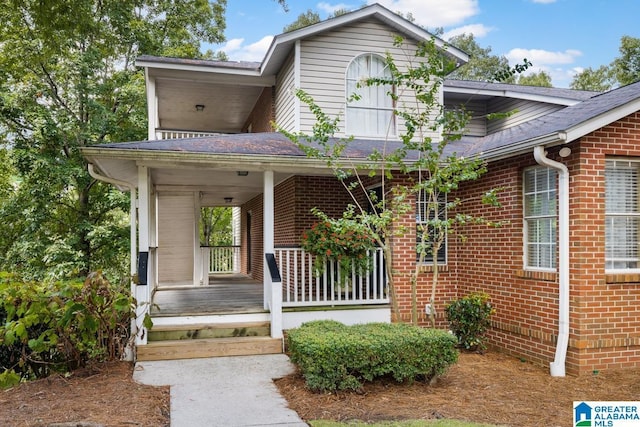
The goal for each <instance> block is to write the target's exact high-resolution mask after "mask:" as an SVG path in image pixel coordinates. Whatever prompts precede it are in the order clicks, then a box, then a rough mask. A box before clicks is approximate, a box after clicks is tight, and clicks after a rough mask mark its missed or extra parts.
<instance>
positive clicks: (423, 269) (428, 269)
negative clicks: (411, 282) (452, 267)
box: [420, 264, 449, 273]
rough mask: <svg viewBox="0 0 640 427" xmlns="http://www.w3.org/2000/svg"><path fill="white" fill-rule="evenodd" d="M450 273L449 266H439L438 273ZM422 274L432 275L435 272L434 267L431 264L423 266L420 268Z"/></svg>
mask: <svg viewBox="0 0 640 427" xmlns="http://www.w3.org/2000/svg"><path fill="white" fill-rule="evenodd" d="M447 271H449V266H448V265H446V264H442V265H441V264H438V272H440V273H441V272H447ZM420 272H421V273H431V272H433V265H431V264H425V265H421V266H420Z"/></svg>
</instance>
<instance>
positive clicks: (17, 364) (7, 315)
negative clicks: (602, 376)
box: [0, 272, 135, 381]
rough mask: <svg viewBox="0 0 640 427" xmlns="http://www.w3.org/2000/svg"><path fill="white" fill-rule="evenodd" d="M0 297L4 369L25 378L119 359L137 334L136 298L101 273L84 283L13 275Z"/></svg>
mask: <svg viewBox="0 0 640 427" xmlns="http://www.w3.org/2000/svg"><path fill="white" fill-rule="evenodd" d="M0 301H1V305H0V370H2V371H3V372H13V373H14V374H17V375H19V376H20V377H21V378H32V377H38V378H40V377H45V376H47V375H49V373H50V372H52V371H66V370H70V369H74V368H76V367H79V366H82V365H85V364H86V363H88V362H92V361H103V360H117V359H118V358H121V357H122V356H123V355H124V351H125V348H126V346H127V345H129V344H130V340H131V339H132V337H131V336H130V322H131V319H132V316H134V315H135V303H134V300H133V298H132V297H131V296H130V295H129V292H127V291H125V290H123V289H121V288H120V287H118V286H114V285H112V284H111V283H110V282H109V281H107V280H106V279H105V278H104V277H103V276H102V274H101V273H100V272H94V273H91V274H90V275H89V276H88V277H87V279H86V280H85V281H84V282H80V281H77V280H76V281H66V282H25V281H22V280H19V279H17V278H15V277H13V276H9V277H6V278H4V279H2V281H0ZM5 375H7V376H12V375H13V374H5ZM13 378H15V377H13ZM0 381H1V380H0Z"/></svg>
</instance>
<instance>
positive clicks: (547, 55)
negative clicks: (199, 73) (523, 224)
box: [214, 0, 640, 87]
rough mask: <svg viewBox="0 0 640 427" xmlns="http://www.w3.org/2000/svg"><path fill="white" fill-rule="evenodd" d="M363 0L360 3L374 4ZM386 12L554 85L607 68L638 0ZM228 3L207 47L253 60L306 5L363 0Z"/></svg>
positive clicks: (392, 2)
mask: <svg viewBox="0 0 640 427" xmlns="http://www.w3.org/2000/svg"><path fill="white" fill-rule="evenodd" d="M374 2H375V0H367V1H366V3H367V4H370V3H374ZM377 2H378V3H380V4H381V5H383V6H385V7H387V8H388V9H390V10H392V11H401V12H403V13H407V12H411V13H412V15H413V16H414V17H415V18H416V23H417V24H420V25H422V26H423V27H425V28H427V29H434V28H436V27H443V28H444V30H445V36H444V38H445V39H446V38H447V37H448V36H450V35H455V34H457V33H461V32H466V33H473V34H474V35H475V37H476V40H477V42H478V44H479V45H480V46H482V47H485V48H486V47H491V53H492V54H494V55H504V56H506V57H507V58H508V59H509V60H510V62H511V63H512V64H515V63H518V62H521V61H522V59H523V58H527V59H529V60H530V61H531V62H533V64H534V70H535V71H538V70H540V69H543V70H545V71H547V72H548V73H549V74H550V75H551V77H552V83H553V85H554V86H556V87H568V86H569V83H570V82H571V78H572V76H573V75H574V74H575V73H576V72H578V71H581V70H582V69H584V68H587V67H593V68H597V67H599V66H600V65H608V64H609V63H610V62H611V61H612V60H613V59H614V58H615V57H616V56H618V54H619V52H618V48H619V46H620V38H621V37H622V36H623V35H628V36H632V37H640V1H638V0H377ZM287 3H288V5H289V11H288V12H285V11H284V10H283V9H282V7H280V5H279V4H278V3H277V2H276V1H273V0H228V5H227V14H226V19H227V29H226V31H225V36H226V38H227V42H226V43H225V44H223V45H220V46H215V47H214V48H216V49H220V50H224V51H225V52H227V54H228V56H229V59H230V60H238V61H239V60H248V61H261V60H262V59H263V57H264V53H265V52H266V50H267V48H268V47H269V43H270V42H271V38H272V37H273V36H274V35H276V34H280V33H281V32H282V29H283V28H284V27H285V26H286V25H287V24H289V23H291V22H293V21H294V20H295V19H296V18H297V17H298V15H299V14H301V13H303V12H305V11H307V10H308V9H312V10H314V11H316V12H318V13H319V14H320V16H321V18H323V19H324V18H326V17H327V15H328V14H329V13H331V12H332V11H333V10H335V9H337V8H346V9H352V10H353V9H357V8H359V7H361V6H362V5H364V4H365V2H364V1H363V0H341V1H331V0H325V1H318V0H288V2H287Z"/></svg>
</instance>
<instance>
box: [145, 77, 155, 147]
mask: <svg viewBox="0 0 640 427" xmlns="http://www.w3.org/2000/svg"><path fill="white" fill-rule="evenodd" d="M144 73H145V80H146V82H147V117H148V118H149V121H148V125H147V129H148V131H147V139H148V140H149V141H153V140H155V139H157V138H156V128H157V127H158V98H157V97H156V80H155V79H154V78H153V77H149V71H148V69H145V72H144Z"/></svg>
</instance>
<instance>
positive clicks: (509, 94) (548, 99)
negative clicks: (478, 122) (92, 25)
mask: <svg viewBox="0 0 640 427" xmlns="http://www.w3.org/2000/svg"><path fill="white" fill-rule="evenodd" d="M443 87H444V91H445V92H447V93H455V94H461V95H478V96H496V97H502V98H516V99H522V100H525V101H537V102H545V103H548V104H557V105H565V106H567V107H568V106H571V105H575V104H578V103H580V102H582V101H580V100H576V99H569V98H563V97H558V96H545V95H537V94H531V93H522V92H517V91H512V90H494V89H472V88H457V87H450V86H443Z"/></svg>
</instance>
